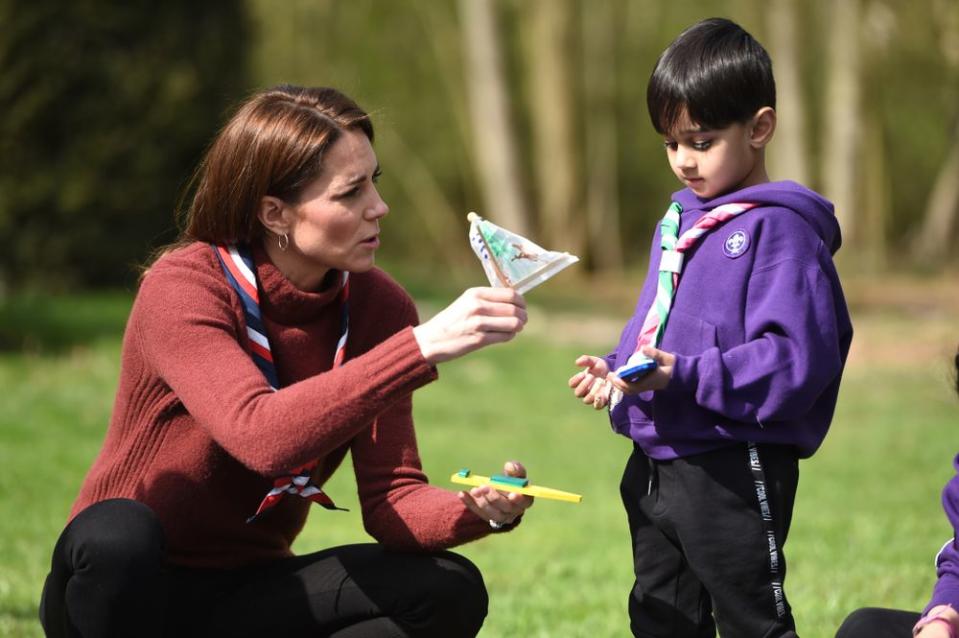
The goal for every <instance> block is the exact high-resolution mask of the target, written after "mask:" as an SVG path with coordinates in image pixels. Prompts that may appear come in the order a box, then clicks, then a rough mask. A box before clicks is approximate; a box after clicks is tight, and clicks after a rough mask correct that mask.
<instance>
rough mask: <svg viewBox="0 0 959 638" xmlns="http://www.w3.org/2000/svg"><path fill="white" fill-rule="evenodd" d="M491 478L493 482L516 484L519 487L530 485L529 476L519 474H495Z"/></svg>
mask: <svg viewBox="0 0 959 638" xmlns="http://www.w3.org/2000/svg"><path fill="white" fill-rule="evenodd" d="M489 480H490V481H492V482H493V483H505V484H507V485H516V486H518V487H526V486H527V485H529V479H528V478H521V477H518V476H506V475H504V474H494V475H493V476H491V477H489Z"/></svg>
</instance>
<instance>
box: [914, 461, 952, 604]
mask: <svg viewBox="0 0 959 638" xmlns="http://www.w3.org/2000/svg"><path fill="white" fill-rule="evenodd" d="M957 461H959V457H957ZM942 505H943V509H945V511H946V517H947V518H948V519H949V522H950V523H951V524H952V530H953V537H952V538H950V539H949V541H948V542H947V543H946V544H945V545H943V547H942V549H941V550H939V554H938V555H937V556H936V573H937V575H938V576H939V579H938V580H937V581H936V585H935V587H934V588H933V591H932V600H930V601H929V604H928V605H927V606H926V609H925V610H924V611H923V614H925V613H927V612H928V611H929V610H930V609H932V608H933V607H935V606H937V605H946V604H948V605H952V606H953V607H954V608H957V609H959V548H957V540H956V538H957V535H959V476H954V477H953V478H952V479H951V480H950V481H949V483H947V484H946V487H945V489H944V490H943V492H942Z"/></svg>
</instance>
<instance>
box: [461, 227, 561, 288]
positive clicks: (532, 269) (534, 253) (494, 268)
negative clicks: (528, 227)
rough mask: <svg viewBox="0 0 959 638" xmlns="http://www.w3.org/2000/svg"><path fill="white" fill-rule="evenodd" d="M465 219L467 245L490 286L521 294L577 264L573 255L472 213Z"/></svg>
mask: <svg viewBox="0 0 959 638" xmlns="http://www.w3.org/2000/svg"><path fill="white" fill-rule="evenodd" d="M466 219H468V220H469V222H470V246H472V248H473V252H475V253H476V256H477V257H479V260H480V262H481V263H482V264H483V270H485V271H486V277H487V278H488V279H489V282H490V285H491V286H494V287H497V288H513V289H514V290H515V291H516V292H518V293H520V294H524V293H526V292H527V291H529V290H532V289H533V288H535V287H536V286H538V285H540V284H541V283H543V282H544V281H546V280H547V279H549V278H550V277H552V276H553V275H555V274H556V273H558V272H559V271H561V270H563V269H564V268H566V267H567V266H571V265H572V264H575V263H576V262H577V261H579V257H577V256H576V255H571V254H569V253H558V252H553V251H551V250H546V249H544V248H541V247H539V246H537V245H536V244H534V243H533V242H531V241H530V240H528V239H526V238H525V237H521V236H520V235H517V234H516V233H511V232H510V231H508V230H506V229H505V228H501V227H499V226H497V225H496V224H493V223H490V222H488V221H486V220H485V219H483V218H482V217H480V216H479V215H477V214H476V213H470V214H469V215H467V216H466Z"/></svg>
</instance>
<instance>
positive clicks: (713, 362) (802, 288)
mask: <svg viewBox="0 0 959 638" xmlns="http://www.w3.org/2000/svg"><path fill="white" fill-rule="evenodd" d="M839 313H842V314H841V316H842V319H841V320H840V319H839V318H838V317H839V316H840V314H839ZM845 317H846V315H845V305H844V302H843V301H842V293H841V291H839V290H834V289H833V286H832V284H831V283H830V281H829V278H828V277H827V276H826V274H825V273H824V272H823V271H822V270H821V268H820V267H819V265H818V264H816V263H812V264H809V263H804V262H800V261H798V260H794V259H786V260H783V261H781V262H778V263H776V264H774V265H772V266H770V267H767V268H765V269H762V270H760V271H758V272H754V273H753V276H752V277H751V279H750V283H749V290H748V294H747V301H746V309H745V326H744V327H745V342H744V343H742V344H741V345H738V346H735V347H732V348H729V349H727V350H720V348H719V347H712V348H708V349H706V350H705V351H704V352H702V353H701V354H698V355H691V356H684V355H676V361H675V365H674V366H673V369H672V377H671V379H670V381H669V384H668V385H667V386H666V388H665V391H667V392H673V391H678V392H689V393H691V394H693V395H694V396H695V400H696V403H698V404H699V405H701V406H702V407H704V408H706V409H709V410H712V411H714V412H718V413H720V414H722V415H724V416H726V417H727V418H730V419H734V420H737V421H745V422H759V423H765V422H767V421H779V420H793V419H797V418H799V417H802V416H803V415H805V414H807V413H808V412H809V411H810V409H811V408H812V407H813V405H815V403H816V401H817V400H818V399H819V397H820V396H821V395H822V393H823V392H824V390H826V388H828V387H829V386H830V385H831V384H833V383H834V382H835V381H836V379H837V377H838V375H839V374H840V373H841V371H842V367H843V357H842V353H843V351H844V346H845V347H848V340H849V339H850V338H851V326H849V324H848V320H847V319H846V318H845Z"/></svg>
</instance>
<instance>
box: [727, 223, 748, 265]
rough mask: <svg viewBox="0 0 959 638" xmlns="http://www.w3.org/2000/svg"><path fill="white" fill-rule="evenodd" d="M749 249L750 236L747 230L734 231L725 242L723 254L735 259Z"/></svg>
mask: <svg viewBox="0 0 959 638" xmlns="http://www.w3.org/2000/svg"><path fill="white" fill-rule="evenodd" d="M748 249H749V235H748V234H746V231H745V230H734V231H733V232H732V234H731V235H730V236H729V237H727V238H726V241H725V242H723V254H724V255H726V256H727V257H729V258H731V259H735V258H736V257H739V256H740V255H742V254H743V253H744V252H746V250H748Z"/></svg>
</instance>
